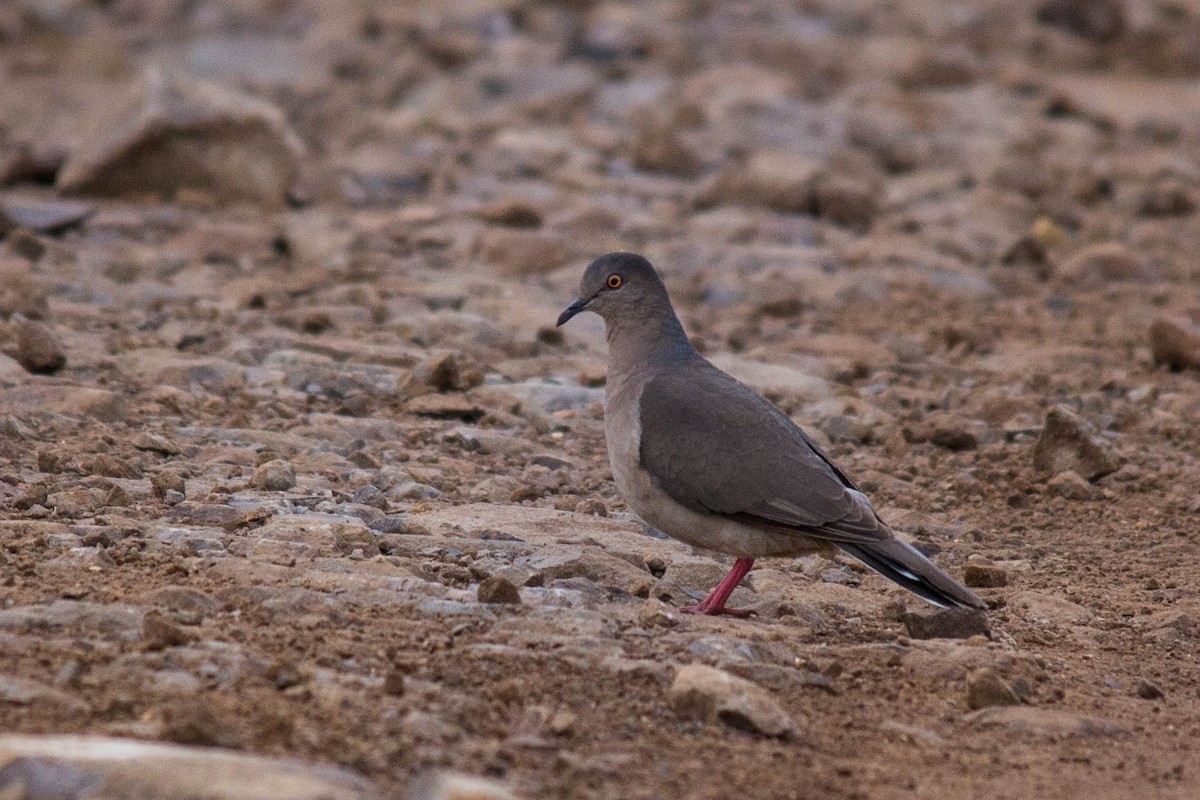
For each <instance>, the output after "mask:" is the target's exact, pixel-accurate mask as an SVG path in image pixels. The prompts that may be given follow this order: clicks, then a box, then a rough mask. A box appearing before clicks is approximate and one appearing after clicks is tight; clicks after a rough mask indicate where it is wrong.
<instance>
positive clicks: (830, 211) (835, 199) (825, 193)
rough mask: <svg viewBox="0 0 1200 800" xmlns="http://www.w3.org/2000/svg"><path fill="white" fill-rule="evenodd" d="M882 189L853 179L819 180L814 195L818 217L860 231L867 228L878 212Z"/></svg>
mask: <svg viewBox="0 0 1200 800" xmlns="http://www.w3.org/2000/svg"><path fill="white" fill-rule="evenodd" d="M878 198H879V192H878V191H876V190H875V189H874V188H873V187H872V186H871V185H869V184H867V183H865V182H863V181H859V180H855V179H853V178H829V179H826V180H822V181H819V182H818V183H817V186H816V190H815V194H814V197H813V205H814V207H815V210H816V212H817V216H819V217H822V218H824V219H828V220H829V221H830V222H832V223H833V224H835V225H841V226H843V227H846V228H851V229H853V230H856V231H866V230H867V229H869V228H870V227H871V223H872V222H874V221H875V215H876V214H877V213H878Z"/></svg>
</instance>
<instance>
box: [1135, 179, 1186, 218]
mask: <svg viewBox="0 0 1200 800" xmlns="http://www.w3.org/2000/svg"><path fill="white" fill-rule="evenodd" d="M1195 210H1196V197H1195V195H1193V194H1192V192H1191V190H1190V189H1188V188H1187V187H1186V186H1184V185H1183V184H1182V183H1180V182H1179V181H1178V180H1175V179H1174V178H1164V179H1162V180H1159V181H1155V182H1154V183H1153V184H1151V186H1150V188H1148V189H1147V190H1146V193H1145V194H1143V195H1142V198H1141V201H1140V207H1139V209H1138V211H1139V213H1141V214H1142V216H1146V217H1180V216H1185V215H1187V214H1191V213H1192V212H1193V211H1195Z"/></svg>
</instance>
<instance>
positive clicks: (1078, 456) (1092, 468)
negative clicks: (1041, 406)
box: [1033, 405, 1121, 480]
mask: <svg viewBox="0 0 1200 800" xmlns="http://www.w3.org/2000/svg"><path fill="white" fill-rule="evenodd" d="M1033 465H1034V467H1035V468H1036V469H1038V470H1039V471H1040V472H1043V473H1047V474H1049V475H1057V474H1059V473H1060V472H1068V471H1070V472H1074V473H1076V474H1077V475H1080V476H1081V477H1083V478H1086V479H1087V480H1095V479H1096V478H1100V477H1103V476H1104V475H1107V474H1109V473H1110V472H1116V471H1117V468H1118V467H1120V466H1121V459H1120V458H1119V457H1118V456H1117V454H1116V450H1115V448H1114V447H1113V446H1112V445H1111V444H1110V443H1109V442H1108V440H1106V439H1104V438H1102V437H1101V436H1100V435H1099V434H1097V433H1096V430H1095V428H1094V427H1093V426H1092V424H1091V423H1089V422H1088V421H1087V420H1085V419H1083V418H1082V417H1080V416H1079V415H1078V414H1076V413H1075V412H1074V411H1072V410H1071V409H1069V408H1067V407H1066V406H1061V405H1059V406H1054V407H1053V408H1051V409H1050V410H1049V411H1048V412H1046V421H1045V424H1044V425H1043V426H1042V432H1041V434H1040V435H1039V436H1038V439H1037V442H1035V443H1034V446H1033Z"/></svg>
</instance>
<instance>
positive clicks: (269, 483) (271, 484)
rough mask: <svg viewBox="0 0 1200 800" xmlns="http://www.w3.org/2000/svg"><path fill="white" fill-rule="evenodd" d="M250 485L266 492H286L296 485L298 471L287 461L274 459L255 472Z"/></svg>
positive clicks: (260, 466)
mask: <svg viewBox="0 0 1200 800" xmlns="http://www.w3.org/2000/svg"><path fill="white" fill-rule="evenodd" d="M250 485H251V486H252V487H254V488H255V489H261V490H263V491H264V492H286V491H287V490H288V489H291V488H292V487H294V486H295V485H296V470H295V469H294V468H293V467H292V465H291V464H290V463H288V462H287V461H283V460H282V459H273V460H271V461H268V462H266V463H265V464H261V465H259V466H258V467H257V468H256V469H255V470H254V474H253V475H252V476H250Z"/></svg>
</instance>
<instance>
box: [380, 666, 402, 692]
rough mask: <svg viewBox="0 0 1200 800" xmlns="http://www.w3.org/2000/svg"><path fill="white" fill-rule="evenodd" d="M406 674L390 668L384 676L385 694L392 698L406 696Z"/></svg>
mask: <svg viewBox="0 0 1200 800" xmlns="http://www.w3.org/2000/svg"><path fill="white" fill-rule="evenodd" d="M404 689H405V686H404V672H403V671H402V670H399V669H396V668H395V667H392V668H390V669H389V670H388V671H387V673H386V674H385V675H384V676H383V693H384V694H386V695H388V696H390V697H401V696H403V694H404Z"/></svg>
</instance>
